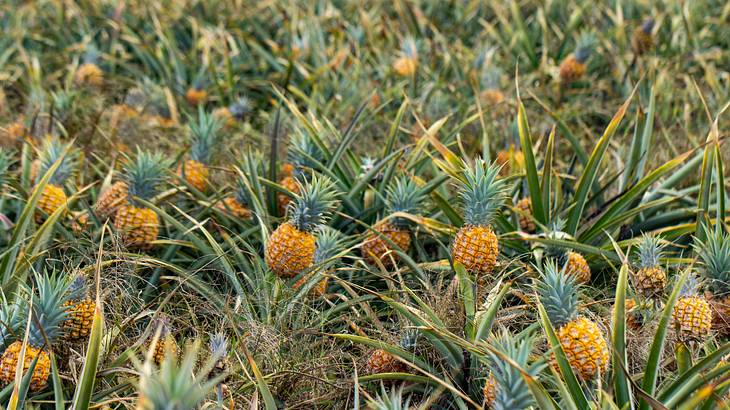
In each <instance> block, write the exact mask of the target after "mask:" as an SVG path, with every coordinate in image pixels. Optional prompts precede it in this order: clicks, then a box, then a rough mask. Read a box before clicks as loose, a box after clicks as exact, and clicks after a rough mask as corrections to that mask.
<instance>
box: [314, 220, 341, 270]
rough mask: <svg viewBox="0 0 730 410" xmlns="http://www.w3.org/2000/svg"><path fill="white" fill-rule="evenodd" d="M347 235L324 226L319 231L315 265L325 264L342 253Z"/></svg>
mask: <svg viewBox="0 0 730 410" xmlns="http://www.w3.org/2000/svg"><path fill="white" fill-rule="evenodd" d="M344 244H345V235H343V234H342V232H340V231H338V230H337V229H334V228H331V227H329V226H323V227H321V228H320V230H319V235H317V239H316V248H315V251H314V263H325V262H327V261H329V260H330V259H332V258H334V257H335V256H336V255H337V254H338V253H340V252H341V251H342V249H343V248H344Z"/></svg>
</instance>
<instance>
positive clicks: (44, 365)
mask: <svg viewBox="0 0 730 410" xmlns="http://www.w3.org/2000/svg"><path fill="white" fill-rule="evenodd" d="M22 345H23V343H22V342H20V341H15V342H13V343H12V344H11V345H10V346H8V348H7V349H6V350H5V353H3V355H2V358H0V382H2V384H3V385H7V384H9V383H10V382H12V381H14V380H15V369H16V366H17V364H18V358H19V357H18V356H19V355H20V349H21V347H22ZM36 357H38V362H36V365H35V368H34V369H33V374H32V375H31V378H30V390H31V391H33V392H37V391H40V390H43V389H44V388H45V387H46V385H47V384H48V375H49V374H50V373H51V359H50V357H49V356H48V352H46V351H45V350H41V349H39V348H37V347H33V346H31V345H28V346H26V349H25V360H24V363H23V371H27V370H28V368H29V367H30V364H31V363H32V362H33V360H34V359H35V358H36Z"/></svg>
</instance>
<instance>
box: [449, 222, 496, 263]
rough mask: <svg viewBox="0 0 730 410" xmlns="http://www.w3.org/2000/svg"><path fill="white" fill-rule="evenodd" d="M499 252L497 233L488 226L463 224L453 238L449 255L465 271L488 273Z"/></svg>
mask: <svg viewBox="0 0 730 410" xmlns="http://www.w3.org/2000/svg"><path fill="white" fill-rule="evenodd" d="M497 254H499V241H498V239H497V235H496V234H495V233H494V231H493V230H492V228H491V227H489V226H464V227H462V228H461V229H459V232H457V233H456V238H454V245H453V247H452V250H451V256H452V258H453V260H454V263H457V262H458V263H461V264H462V265H464V267H465V268H466V270H467V271H469V272H477V273H488V272H491V271H492V270H493V269H494V266H495V265H496V263H497Z"/></svg>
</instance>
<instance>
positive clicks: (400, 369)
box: [365, 333, 418, 374]
mask: <svg viewBox="0 0 730 410" xmlns="http://www.w3.org/2000/svg"><path fill="white" fill-rule="evenodd" d="M417 340H418V334H417V333H407V334H406V335H405V336H403V337H402V338H401V339H400V341H399V342H398V346H400V347H401V348H402V349H403V350H405V351H406V352H409V353H412V352H413V351H414V350H415V348H416V342H417ZM407 371H408V366H407V365H406V364H405V363H403V362H401V361H400V360H398V358H397V357H396V356H394V355H393V354H391V353H388V352H387V351H385V350H384V349H375V350H373V351H372V352H371V353H370V356H369V357H368V361H367V363H366V365H365V372H366V374H379V373H406V372H407Z"/></svg>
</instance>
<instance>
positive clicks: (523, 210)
mask: <svg viewBox="0 0 730 410" xmlns="http://www.w3.org/2000/svg"><path fill="white" fill-rule="evenodd" d="M515 209H516V210H517V220H518V222H519V224H520V229H521V230H522V231H523V232H528V233H533V232H535V230H536V229H537V226H536V225H535V221H534V220H533V219H532V200H531V199H530V198H529V197H525V198H522V199H520V200H519V201H517V204H515Z"/></svg>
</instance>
